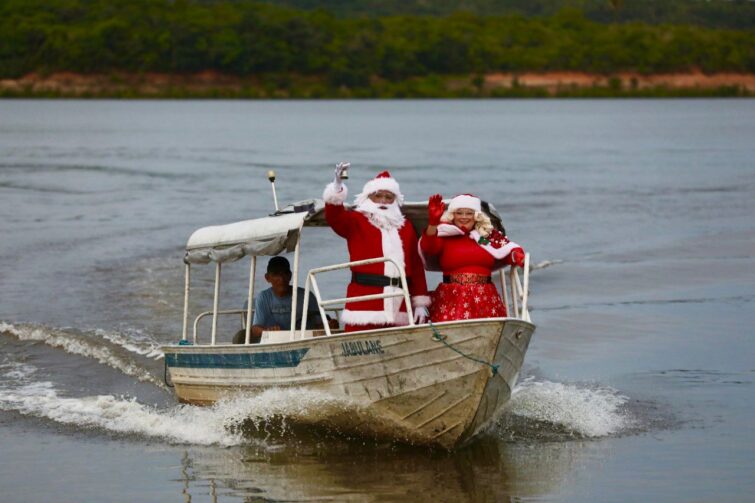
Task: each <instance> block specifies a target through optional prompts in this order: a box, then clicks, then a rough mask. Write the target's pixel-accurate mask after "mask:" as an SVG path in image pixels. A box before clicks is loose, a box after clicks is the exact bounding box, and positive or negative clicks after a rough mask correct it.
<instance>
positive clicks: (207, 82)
mask: <svg viewBox="0 0 755 503" xmlns="http://www.w3.org/2000/svg"><path fill="white" fill-rule="evenodd" d="M438 79H439V81H440V84H439V86H438V87H437V89H435V90H431V91H430V93H429V94H428V93H424V94H421V95H422V96H424V97H428V96H433V95H436V96H438V97H445V96H457V95H459V90H460V89H462V90H465V91H467V90H468V91H469V92H468V93H467V94H466V95H470V96H474V95H479V96H491V95H493V96H495V95H500V92H501V91H504V92H505V91H507V90H516V89H525V90H537V91H540V92H541V94H542V95H551V96H558V95H568V93H569V92H570V91H575V90H590V89H606V90H609V91H616V94H617V95H619V94H621V95H627V94H629V95H631V94H632V93H635V92H636V93H637V94H638V95H639V94H641V93H642V92H643V91H645V90H651V89H667V90H671V91H674V90H678V91H684V95H690V94H691V95H694V94H695V92H696V91H699V92H700V95H706V91H710V90H714V89H722V88H732V89H736V90H739V91H740V94H744V95H752V94H755V74H736V73H719V74H710V75H708V74H703V73H701V72H690V73H671V74H655V75H641V74H638V73H629V72H625V73H617V74H613V75H598V74H589V73H579V72H545V73H534V72H531V73H494V74H488V75H485V76H484V78H482V79H480V78H479V77H476V78H475V77H474V76H469V77H459V76H448V77H445V76H441V77H436V82H437V81H438ZM373 84H374V85H373V86H372V87H373V88H374V89H376V92H375V94H374V96H387V97H390V93H385V92H383V91H384V90H385V81H382V82H381V81H379V80H373ZM389 85H391V84H390V83H389ZM380 86H383V87H380ZM470 93H471V94H470ZM672 94H673V93H672ZM0 95H4V96H61V97H109V96H112V97H163V96H177V97H182V96H187V97H192V96H196V97H281V98H285V97H292V96H293V97H348V96H349V95H350V92H349V91H348V90H344V88H336V89H334V88H332V87H329V86H328V85H327V82H326V80H325V79H324V78H320V77H304V76H284V77H280V76H278V77H269V76H268V77H237V76H233V75H225V74H221V73H217V72H213V71H206V72H200V73H196V74H191V75H177V74H163V73H138V74H136V73H112V74H78V73H71V72H58V73H51V74H39V73H30V74H27V75H24V76H23V77H20V78H15V79H0ZM412 95H413V93H412V92H411V91H409V92H408V93H406V92H404V94H402V96H403V97H410V96H412Z"/></svg>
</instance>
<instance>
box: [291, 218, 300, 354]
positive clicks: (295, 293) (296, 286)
mask: <svg viewBox="0 0 755 503" xmlns="http://www.w3.org/2000/svg"><path fill="white" fill-rule="evenodd" d="M300 245H301V227H299V235H298V236H297V237H296V248H294V281H293V283H294V284H293V290H292V292H291V340H292V341H293V340H295V336H296V311H297V309H296V308H297V305H296V301H297V298H298V294H299V248H300Z"/></svg>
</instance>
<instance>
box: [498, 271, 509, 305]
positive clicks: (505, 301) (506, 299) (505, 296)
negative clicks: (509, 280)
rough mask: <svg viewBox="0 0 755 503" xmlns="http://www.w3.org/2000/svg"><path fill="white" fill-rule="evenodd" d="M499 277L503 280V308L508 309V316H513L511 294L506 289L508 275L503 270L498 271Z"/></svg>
mask: <svg viewBox="0 0 755 503" xmlns="http://www.w3.org/2000/svg"><path fill="white" fill-rule="evenodd" d="M498 276H499V277H500V278H501V297H503V307H504V308H505V309H506V316H509V315H510V314H511V307H510V306H509V292H508V290H507V289H506V288H507V286H506V273H505V272H504V271H503V269H499V270H498Z"/></svg>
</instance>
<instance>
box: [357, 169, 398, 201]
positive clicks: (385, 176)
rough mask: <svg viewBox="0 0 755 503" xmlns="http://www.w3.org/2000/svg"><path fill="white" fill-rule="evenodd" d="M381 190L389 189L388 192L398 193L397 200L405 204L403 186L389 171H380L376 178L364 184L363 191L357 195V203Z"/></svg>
mask: <svg viewBox="0 0 755 503" xmlns="http://www.w3.org/2000/svg"><path fill="white" fill-rule="evenodd" d="M379 190H387V191H388V192H392V193H394V194H396V200H397V201H398V202H399V204H403V202H404V196H403V194H401V188H400V187H399V185H398V182H397V181H396V179H395V178H393V177H392V176H391V174H390V172H388V171H383V172H382V173H378V175H377V176H376V177H375V178H373V179H372V180H370V181H368V182H367V183H365V184H364V187H363V188H362V193H361V194H359V195H358V196H357V197H356V199H357V203H359V202H360V201H364V200H365V199H367V196H369V195H370V194H374V193H375V192H377V191H379Z"/></svg>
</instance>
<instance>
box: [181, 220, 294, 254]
mask: <svg viewBox="0 0 755 503" xmlns="http://www.w3.org/2000/svg"><path fill="white" fill-rule="evenodd" d="M307 215H308V213H306V212H301V213H286V214H281V215H275V216H269V217H263V218H256V219H254V220H244V221H243V222H235V223H232V224H226V225H213V226H210V227H203V228H201V229H198V230H196V231H195V232H194V233H193V234H192V235H191V237H190V238H189V241H188V243H186V256H185V258H184V260H185V261H186V262H188V263H193V264H206V263H208V262H210V261H214V262H233V261H235V260H238V259H240V258H241V257H244V256H246V255H277V254H278V253H281V252H282V251H284V250H285V251H293V249H294V247H295V246H296V241H297V240H298V238H299V230H300V229H301V227H302V225H303V223H304V220H305V219H306V217H307Z"/></svg>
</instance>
